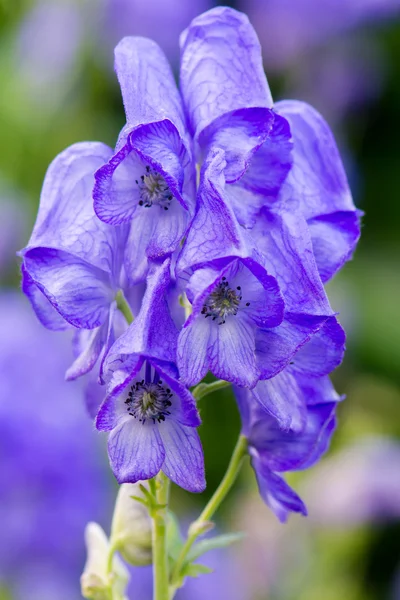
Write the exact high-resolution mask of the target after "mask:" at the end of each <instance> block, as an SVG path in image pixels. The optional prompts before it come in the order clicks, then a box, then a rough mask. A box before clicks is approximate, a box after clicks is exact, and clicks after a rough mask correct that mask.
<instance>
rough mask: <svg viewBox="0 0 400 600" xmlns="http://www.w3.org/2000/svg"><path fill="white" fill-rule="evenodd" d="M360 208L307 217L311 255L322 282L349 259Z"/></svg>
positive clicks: (358, 225)
mask: <svg viewBox="0 0 400 600" xmlns="http://www.w3.org/2000/svg"><path fill="white" fill-rule="evenodd" d="M362 214H363V213H362V212H361V211H358V210H357V211H338V212H334V213H331V214H329V215H321V216H318V217H315V218H313V219H309V220H308V226H309V228H310V234H311V239H312V244H313V250H314V256H315V260H316V263H317V265H318V270H319V272H320V275H321V279H322V281H323V282H327V281H329V280H330V279H331V278H332V277H333V276H334V275H335V273H337V271H338V270H339V269H340V268H341V267H342V266H343V265H344V263H345V262H347V261H348V260H350V259H351V257H352V255H353V252H354V249H355V247H356V244H357V242H358V240H359V238H360V218H361V216H362Z"/></svg>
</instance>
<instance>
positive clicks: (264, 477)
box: [252, 458, 307, 523]
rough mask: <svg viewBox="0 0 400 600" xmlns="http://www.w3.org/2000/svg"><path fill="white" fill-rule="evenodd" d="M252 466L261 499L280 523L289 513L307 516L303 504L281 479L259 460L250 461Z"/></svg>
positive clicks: (284, 520) (283, 521) (285, 519)
mask: <svg viewBox="0 0 400 600" xmlns="http://www.w3.org/2000/svg"><path fill="white" fill-rule="evenodd" d="M252 466H253V468H254V471H255V474H256V477H257V483H258V489H259V491H260V495H261V498H262V499H263V500H264V502H265V504H266V505H267V506H269V508H270V509H271V510H272V512H273V513H274V514H275V515H276V516H277V517H278V519H279V520H280V521H281V523H285V522H286V521H287V518H288V516H289V513H290V512H298V513H300V514H302V515H304V516H307V508H306V506H305V504H304V502H303V501H302V500H301V498H300V497H299V496H298V495H297V494H296V492H294V491H293V490H292V488H291V487H290V486H289V485H288V484H287V483H286V481H285V480H284V479H282V477H280V476H279V475H277V474H276V473H273V472H272V471H271V470H270V469H268V467H267V466H265V465H264V464H263V462H262V461H261V460H260V459H259V458H253V459H252Z"/></svg>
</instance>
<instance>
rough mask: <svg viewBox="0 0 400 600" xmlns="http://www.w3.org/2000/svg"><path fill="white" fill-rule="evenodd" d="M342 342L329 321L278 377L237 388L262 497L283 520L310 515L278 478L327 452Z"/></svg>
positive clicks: (243, 431)
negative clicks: (334, 378) (334, 373)
mask: <svg viewBox="0 0 400 600" xmlns="http://www.w3.org/2000/svg"><path fill="white" fill-rule="evenodd" d="M343 338H344V334H343V330H342V329H341V327H340V326H339V325H338V323H337V322H336V320H335V319H334V318H331V319H329V320H328V321H327V322H326V323H325V324H324V326H323V327H322V328H321V330H320V331H319V332H318V333H317V334H316V335H314V336H313V337H312V338H311V340H310V341H309V342H308V343H307V344H305V345H304V346H303V347H302V348H301V349H300V350H299V351H298V352H297V354H296V355H295V357H294V359H293V361H292V363H291V364H290V365H289V366H288V367H287V368H286V369H285V370H283V371H282V372H281V373H280V374H279V375H277V376H276V377H274V378H272V379H269V380H267V381H260V382H259V383H258V384H257V386H256V387H255V388H254V389H253V390H244V389H240V388H236V389H235V394H236V398H237V401H238V406H239V410H240V414H241V418H242V433H243V435H245V436H246V437H247V439H248V448H249V454H250V456H251V460H252V466H253V468H254V470H255V473H256V477H257V481H258V485H259V489H260V494H261V496H262V498H263V500H264V502H265V503H266V504H267V505H268V506H269V507H270V508H271V509H272V510H273V512H274V513H275V514H276V515H277V517H278V518H279V519H280V520H281V521H285V520H286V518H287V516H288V513H289V512H290V511H293V512H300V513H302V514H304V515H305V514H307V511H306V508H305V506H304V504H303V502H302V501H301V499H300V498H299V497H298V496H297V494H296V493H295V492H294V491H293V490H292V489H291V488H290V487H289V486H288V485H287V484H286V482H285V481H284V479H282V477H281V476H280V475H279V473H281V472H285V471H293V470H299V469H305V468H308V467H310V466H311V465H313V464H314V463H316V462H317V461H318V460H319V458H320V457H321V455H322V454H323V453H324V452H325V450H326V449H327V447H328V444H329V440H330V438H331V436H332V433H333V431H334V428H335V408H336V404H337V402H338V401H340V400H341V398H340V396H338V394H337V393H336V391H335V389H334V388H333V386H332V383H331V381H330V379H329V376H328V373H330V372H331V371H332V370H333V369H334V368H335V367H336V366H337V365H338V364H340V362H341V360H342V356H343V343H344V339H343Z"/></svg>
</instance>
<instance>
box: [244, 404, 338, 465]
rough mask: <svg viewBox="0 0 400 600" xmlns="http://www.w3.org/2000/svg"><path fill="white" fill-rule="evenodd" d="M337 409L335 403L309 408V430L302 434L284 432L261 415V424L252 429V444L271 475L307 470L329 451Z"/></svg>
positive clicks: (301, 432)
mask: <svg viewBox="0 0 400 600" xmlns="http://www.w3.org/2000/svg"><path fill="white" fill-rule="evenodd" d="M335 408H336V403H325V404H319V405H312V406H309V407H308V411H307V421H306V426H305V428H304V429H303V430H302V431H300V432H295V431H283V430H282V429H281V428H280V427H279V425H278V423H277V422H276V421H275V420H271V418H270V417H268V416H267V415H265V416H264V415H263V414H262V413H261V412H260V411H259V412H258V415H259V421H258V423H257V425H256V426H255V427H253V431H252V433H251V436H250V440H249V442H250V443H251V444H252V445H254V447H256V448H257V451H258V452H259V454H260V455H261V456H262V460H263V463H264V464H265V465H267V466H268V468H270V469H271V470H272V471H289V470H294V469H296V470H298V469H305V468H307V467H309V466H311V464H314V462H316V461H317V460H318V459H319V458H320V456H321V455H322V454H323V452H325V450H326V449H327V447H328V443H329V440H330V437H331V435H332V433H333V429H334V412H335Z"/></svg>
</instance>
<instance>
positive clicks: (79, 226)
mask: <svg viewBox="0 0 400 600" xmlns="http://www.w3.org/2000/svg"><path fill="white" fill-rule="evenodd" d="M110 155H111V150H110V149H109V148H107V146H105V145H103V144H101V143H98V142H93V143H90V142H82V143H79V144H74V145H73V146H71V147H70V148H67V149H66V150H64V152H62V153H61V154H60V155H59V156H57V157H56V158H55V159H54V161H53V162H52V164H51V165H50V167H49V169H48V171H47V173H46V177H45V181H44V185H43V189H42V194H41V198H40V206H39V212H38V216H37V220H36V224H35V227H34V230H33V232H32V235H31V238H30V240H29V243H28V245H27V247H26V248H24V249H23V250H22V251H21V255H22V257H23V264H22V274H23V282H22V288H23V291H24V292H25V294H26V295H27V296H28V298H29V300H30V301H31V304H32V306H33V308H34V310H35V312H36V315H37V316H38V318H39V320H40V321H41V322H42V324H43V325H45V326H46V327H48V328H50V329H53V330H62V329H67V328H70V327H71V326H72V327H74V328H78V329H79V330H81V334H80V336H79V339H78V341H77V344H76V348H77V350H78V356H77V358H76V361H75V362H74V364H73V365H72V367H71V368H70V369H69V371H68V377H69V378H70V379H74V378H76V377H78V376H79V375H83V374H84V373H86V372H88V371H89V370H90V369H91V368H92V367H93V366H94V364H95V363H96V361H97V360H98V358H99V356H100V355H101V353H102V352H103V350H104V348H106V347H109V345H110V344H111V342H112V340H113V335H114V333H113V314H114V312H115V309H116V306H115V301H114V298H115V296H116V293H117V291H118V290H119V289H120V287H121V286H122V285H123V283H124V281H123V273H122V270H121V267H122V256H123V255H122V253H123V247H124V243H125V239H126V234H127V230H126V228H123V227H122V228H115V227H110V226H108V225H106V224H105V223H102V222H101V221H100V220H99V219H98V218H97V217H96V215H95V214H94V212H93V205H92V199H91V190H92V185H93V173H94V171H95V170H96V168H98V167H99V166H100V164H102V163H103V162H104V160H107V159H108V158H109V157H110Z"/></svg>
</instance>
